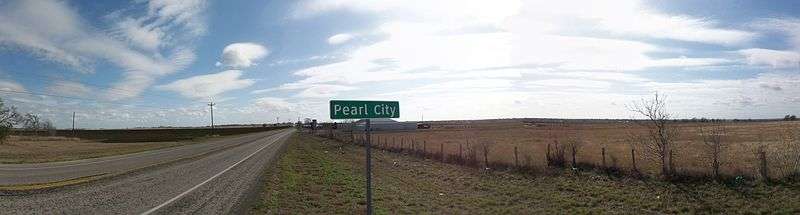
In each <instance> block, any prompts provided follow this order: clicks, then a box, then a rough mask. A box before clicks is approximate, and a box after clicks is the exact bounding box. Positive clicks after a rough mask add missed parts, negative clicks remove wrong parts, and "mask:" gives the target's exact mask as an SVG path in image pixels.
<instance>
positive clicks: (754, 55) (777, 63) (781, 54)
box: [738, 48, 800, 68]
mask: <svg viewBox="0 0 800 215" xmlns="http://www.w3.org/2000/svg"><path fill="white" fill-rule="evenodd" d="M738 53H739V54H741V55H743V56H744V57H745V59H747V64H750V65H767V66H772V67H773V68H797V67H800V53H798V52H794V51H779V50H771V49H761V48H752V49H744V50H739V51H738Z"/></svg>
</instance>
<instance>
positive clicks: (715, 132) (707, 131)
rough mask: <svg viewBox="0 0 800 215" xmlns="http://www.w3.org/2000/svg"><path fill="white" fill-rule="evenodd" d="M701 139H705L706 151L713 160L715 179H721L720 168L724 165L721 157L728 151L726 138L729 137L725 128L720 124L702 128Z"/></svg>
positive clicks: (712, 166) (712, 168) (712, 167)
mask: <svg viewBox="0 0 800 215" xmlns="http://www.w3.org/2000/svg"><path fill="white" fill-rule="evenodd" d="M699 130H700V137H701V138H702V139H703V145H704V146H705V147H704V150H705V151H706V155H707V156H708V159H709V160H711V170H712V175H713V177H714V178H719V167H720V165H721V163H722V161H721V159H722V158H721V155H722V153H723V152H724V151H725V150H726V149H727V144H726V142H725V141H724V138H726V136H727V131H726V129H725V126H723V125H722V124H719V123H715V124H712V125H711V126H709V127H704V126H702V125H701V126H700V128H699Z"/></svg>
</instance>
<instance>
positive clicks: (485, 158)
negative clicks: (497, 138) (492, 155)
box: [483, 145, 489, 169]
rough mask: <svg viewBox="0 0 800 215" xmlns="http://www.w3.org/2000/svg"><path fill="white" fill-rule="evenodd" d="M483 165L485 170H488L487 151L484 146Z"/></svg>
mask: <svg viewBox="0 0 800 215" xmlns="http://www.w3.org/2000/svg"><path fill="white" fill-rule="evenodd" d="M483 164H485V165H486V168H487V169H488V168H489V149H488V148H487V147H486V146H485V145H484V146H483Z"/></svg>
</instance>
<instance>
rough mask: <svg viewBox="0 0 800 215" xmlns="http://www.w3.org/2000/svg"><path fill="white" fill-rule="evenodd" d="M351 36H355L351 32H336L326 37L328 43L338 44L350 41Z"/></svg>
mask: <svg viewBox="0 0 800 215" xmlns="http://www.w3.org/2000/svg"><path fill="white" fill-rule="evenodd" d="M353 37H355V35H352V34H336V35H333V36H331V37H328V44H331V45H339V44H342V43H346V42H348V41H350V40H351V39H353Z"/></svg>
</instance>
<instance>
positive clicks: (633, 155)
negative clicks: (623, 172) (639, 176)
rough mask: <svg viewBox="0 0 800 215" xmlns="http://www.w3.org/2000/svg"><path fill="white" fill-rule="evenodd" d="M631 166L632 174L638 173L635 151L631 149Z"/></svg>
mask: <svg viewBox="0 0 800 215" xmlns="http://www.w3.org/2000/svg"><path fill="white" fill-rule="evenodd" d="M631 164H632V166H633V172H635V173H639V169H637V168H636V149H631Z"/></svg>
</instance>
